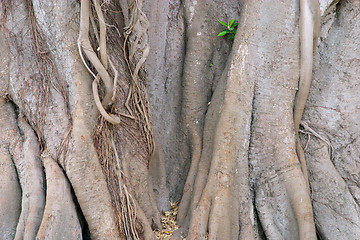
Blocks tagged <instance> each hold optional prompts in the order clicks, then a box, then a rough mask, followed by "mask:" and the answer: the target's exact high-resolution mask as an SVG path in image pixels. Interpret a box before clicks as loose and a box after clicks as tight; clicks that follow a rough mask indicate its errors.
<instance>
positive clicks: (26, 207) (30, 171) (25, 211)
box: [15, 116, 45, 240]
mask: <svg viewBox="0 0 360 240" xmlns="http://www.w3.org/2000/svg"><path fill="white" fill-rule="evenodd" d="M19 127H20V129H21V131H22V132H23V134H24V143H23V156H24V158H23V159H22V160H21V162H18V163H16V165H17V166H16V167H17V170H18V173H19V177H20V183H21V188H22V209H21V215H20V218H19V224H18V226H17V228H16V235H15V239H19V240H20V239H35V237H36V234H37V231H38V229H39V227H40V223H41V219H42V215H43V211H44V206H45V191H44V186H43V182H44V176H43V172H42V166H41V163H40V159H39V158H38V156H39V150H40V146H39V144H38V141H37V137H36V135H35V133H34V131H33V129H32V128H31V127H30V126H29V124H28V123H27V122H26V120H25V118H24V117H23V116H20V118H19Z"/></svg>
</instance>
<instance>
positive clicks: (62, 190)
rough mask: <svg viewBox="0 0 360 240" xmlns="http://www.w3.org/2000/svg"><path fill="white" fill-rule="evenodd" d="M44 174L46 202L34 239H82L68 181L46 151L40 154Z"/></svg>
mask: <svg viewBox="0 0 360 240" xmlns="http://www.w3.org/2000/svg"><path fill="white" fill-rule="evenodd" d="M41 159H42V162H43V165H44V168H45V174H46V204H45V209H44V215H43V217H42V221H41V225H40V228H39V231H38V233H37V235H36V239H39V240H40V239H82V232H81V226H80V223H79V219H78V216H77V213H76V208H75V204H74V202H73V196H72V193H71V189H70V183H69V181H68V180H67V178H66V177H65V175H64V173H63V171H62V169H61V168H60V167H59V166H58V164H57V163H56V162H55V161H54V160H53V159H52V158H51V157H50V156H48V155H47V154H46V153H45V154H44V153H43V154H42V156H41Z"/></svg>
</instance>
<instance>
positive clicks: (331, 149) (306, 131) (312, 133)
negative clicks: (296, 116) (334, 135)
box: [299, 121, 334, 158]
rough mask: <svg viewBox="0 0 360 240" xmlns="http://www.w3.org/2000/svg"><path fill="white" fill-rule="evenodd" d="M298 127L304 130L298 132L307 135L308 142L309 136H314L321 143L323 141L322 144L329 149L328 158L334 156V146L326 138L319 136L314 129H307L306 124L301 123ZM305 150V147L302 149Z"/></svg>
mask: <svg viewBox="0 0 360 240" xmlns="http://www.w3.org/2000/svg"><path fill="white" fill-rule="evenodd" d="M300 125H301V126H302V127H303V128H304V130H299V132H301V133H304V134H307V135H308V137H309V140H310V136H314V137H316V138H318V139H320V140H321V141H323V142H324V143H326V144H327V145H328V148H329V155H330V158H333V156H334V146H333V145H332V144H331V142H330V140H329V139H327V138H326V137H323V136H321V135H320V134H319V133H317V132H316V131H315V130H314V129H312V128H311V127H309V125H308V124H307V123H306V122H304V121H301V122H300ZM305 149H306V147H305V148H304V150H305Z"/></svg>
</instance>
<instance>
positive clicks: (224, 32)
mask: <svg viewBox="0 0 360 240" xmlns="http://www.w3.org/2000/svg"><path fill="white" fill-rule="evenodd" d="M228 33H229V32H228V31H222V32H221V33H219V34H218V37H221V36H224V35H226V34H228Z"/></svg>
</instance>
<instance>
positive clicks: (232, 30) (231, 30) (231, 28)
mask: <svg viewBox="0 0 360 240" xmlns="http://www.w3.org/2000/svg"><path fill="white" fill-rule="evenodd" d="M219 23H220V24H221V25H224V26H225V27H226V29H225V30H224V31H222V32H221V33H219V34H218V37H221V36H224V35H226V34H230V39H231V40H234V38H235V34H236V28H237V26H238V25H239V23H235V19H233V20H231V21H230V23H225V22H222V21H219Z"/></svg>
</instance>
